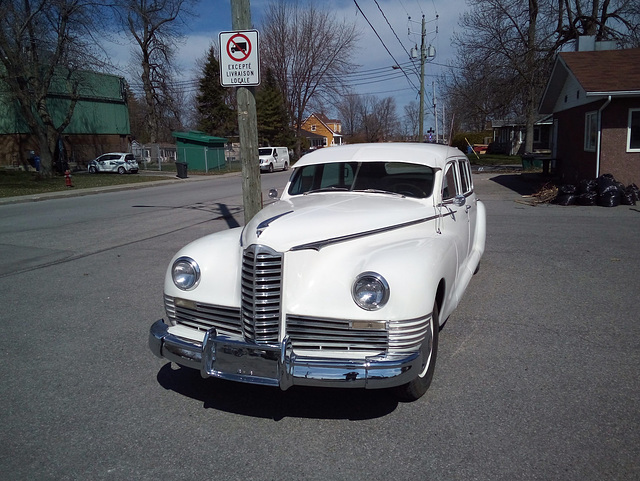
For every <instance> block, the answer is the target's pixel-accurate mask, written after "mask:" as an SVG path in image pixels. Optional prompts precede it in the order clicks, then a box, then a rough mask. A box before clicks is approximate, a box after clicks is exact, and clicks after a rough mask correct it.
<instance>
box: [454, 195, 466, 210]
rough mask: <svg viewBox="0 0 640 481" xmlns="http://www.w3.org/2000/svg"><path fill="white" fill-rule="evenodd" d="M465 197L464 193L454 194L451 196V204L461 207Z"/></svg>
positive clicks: (464, 202)
mask: <svg viewBox="0 0 640 481" xmlns="http://www.w3.org/2000/svg"><path fill="white" fill-rule="evenodd" d="M466 202H467V199H466V197H465V196H464V195H456V196H455V197H454V198H453V205H456V206H458V207H462V206H463V205H464V204H466Z"/></svg>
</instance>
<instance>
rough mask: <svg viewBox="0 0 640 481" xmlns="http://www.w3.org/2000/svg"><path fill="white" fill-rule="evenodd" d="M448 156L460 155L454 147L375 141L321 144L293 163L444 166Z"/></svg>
mask: <svg viewBox="0 0 640 481" xmlns="http://www.w3.org/2000/svg"><path fill="white" fill-rule="evenodd" d="M451 157H464V154H463V153H462V152H461V151H460V150H459V149H457V148H455V147H449V146H446V145H440V144H420V143H400V142H397V143H379V144H350V145H341V146H336V147H325V148H322V149H318V150H315V151H313V152H311V153H309V154H306V155H304V156H303V157H301V158H300V160H298V162H296V164H295V166H294V167H295V168H299V167H303V166H305V165H313V164H327V163H331V162H348V161H369V162H380V161H394V162H408V163H412V164H421V165H428V166H430V167H434V168H440V169H442V168H444V166H445V164H446V163H447V160H448V159H450V158H451Z"/></svg>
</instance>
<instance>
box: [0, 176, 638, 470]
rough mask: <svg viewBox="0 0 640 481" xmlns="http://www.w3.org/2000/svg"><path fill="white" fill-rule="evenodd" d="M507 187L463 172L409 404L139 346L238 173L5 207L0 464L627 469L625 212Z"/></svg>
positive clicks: (228, 215)
mask: <svg viewBox="0 0 640 481" xmlns="http://www.w3.org/2000/svg"><path fill="white" fill-rule="evenodd" d="M286 177H287V174H286V173H282V174H281V173H276V174H271V175H263V176H262V179H263V187H264V190H265V191H266V190H267V189H268V188H269V187H271V186H279V187H281V186H283V185H284V183H285V181H286ZM520 180H521V178H520V177H519V176H517V175H513V174H511V175H503V174H496V173H487V174H479V175H476V176H475V181H476V190H477V191H478V193H479V195H480V197H481V198H482V199H483V200H484V202H485V203H486V206H487V211H488V238H487V248H486V252H485V255H484V257H483V260H482V264H481V267H480V271H479V273H478V274H477V275H476V276H475V277H474V279H472V281H471V284H470V286H469V289H468V291H467V293H466V295H465V297H464V298H463V300H462V302H461V304H460V306H459V308H458V310H457V311H456V312H455V313H454V314H453V315H452V316H451V318H450V319H449V320H448V322H447V324H446V326H445V327H444V329H443V330H442V332H441V333H440V345H439V353H438V364H437V367H436V373H435V377H434V381H433V384H432V386H431V388H430V390H429V392H428V393H427V394H426V395H425V396H424V397H423V398H422V399H420V400H419V401H417V402H414V403H398V402H397V401H396V400H395V399H394V398H393V397H392V396H390V395H389V394H388V393H387V392H381V391H360V390H327V389H317V388H316V389H311V388H304V389H303V388H292V389H290V390H289V391H287V392H281V391H279V390H277V389H271V388H264V387H257V386H250V385H242V384H234V383H229V382H224V381H219V380H213V379H202V378H200V375H199V373H197V372H192V371H190V370H186V369H180V368H176V367H172V366H171V365H170V364H168V363H165V362H163V361H162V360H160V359H157V358H155V357H154V356H153V355H152V354H151V352H150V351H149V349H148V347H147V336H148V329H149V326H150V324H151V323H152V322H153V321H155V320H156V319H158V318H160V317H162V316H163V315H164V313H163V307H162V283H163V276H164V272H165V269H166V267H167V263H168V262H169V260H170V258H171V256H172V255H173V254H174V252H175V251H176V250H177V249H179V248H180V247H181V246H182V245H184V244H185V243H186V242H189V241H190V240H193V239H196V238H198V237H200V236H202V235H204V234H206V233H209V232H212V231H216V230H221V229H226V228H228V227H229V226H234V225H239V224H241V223H242V222H243V220H242V212H241V188H240V177H239V176H238V175H235V176H225V177H220V178H213V179H207V180H195V179H193V180H191V181H189V182H186V181H185V182H175V183H171V184H168V185H162V186H156V187H150V188H140V189H135V190H126V191H121V192H111V193H100V194H94V195H90V196H84V197H69V198H62V199H54V200H46V201H42V202H30V203H23V204H10V205H0V252H2V255H1V256H0V292H1V293H2V294H1V296H2V297H1V298H2V300H3V301H4V302H3V310H2V311H1V313H0V333H1V335H0V361H1V362H2V365H3V367H4V370H3V373H2V375H1V377H0V381H1V383H0V405H1V406H2V408H3V412H2V415H1V416H0V473H1V474H0V477H1V478H2V479H7V480H35V479H37V480H67V479H73V480H174V479H180V480H203V479H215V480H226V479H229V480H235V479H250V480H316V479H317V480H320V479H321V480H334V479H335V480H367V481H371V480H387V479H396V480H533V479H540V480H581V481H583V480H638V479H640V461H639V460H640V426H639V424H640V384H639V382H638V368H639V367H640V349H639V343H640V327H639V325H640V324H639V318H640V316H639V314H638V312H639V306H638V293H640V275H639V274H640V267H639V266H640V262H639V260H640V259H639V258H640V251H639V249H638V239H639V237H640V206H639V207H631V208H630V207H622V206H620V207H616V208H610V209H607V208H602V207H560V206H551V205H544V206H538V207H530V206H525V205H522V204H520V203H517V202H515V200H518V199H520V196H521V195H522V194H526V193H529V190H530V189H531V188H532V185H531V184H528V183H526V182H525V183H523V182H520Z"/></svg>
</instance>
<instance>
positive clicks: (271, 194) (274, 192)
mask: <svg viewBox="0 0 640 481" xmlns="http://www.w3.org/2000/svg"><path fill="white" fill-rule="evenodd" d="M269 198H270V199H277V198H278V189H269Z"/></svg>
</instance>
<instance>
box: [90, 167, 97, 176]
mask: <svg viewBox="0 0 640 481" xmlns="http://www.w3.org/2000/svg"><path fill="white" fill-rule="evenodd" d="M89 173H90V174H97V173H98V169H96V167H95V165H92V166H90V167H89Z"/></svg>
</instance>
